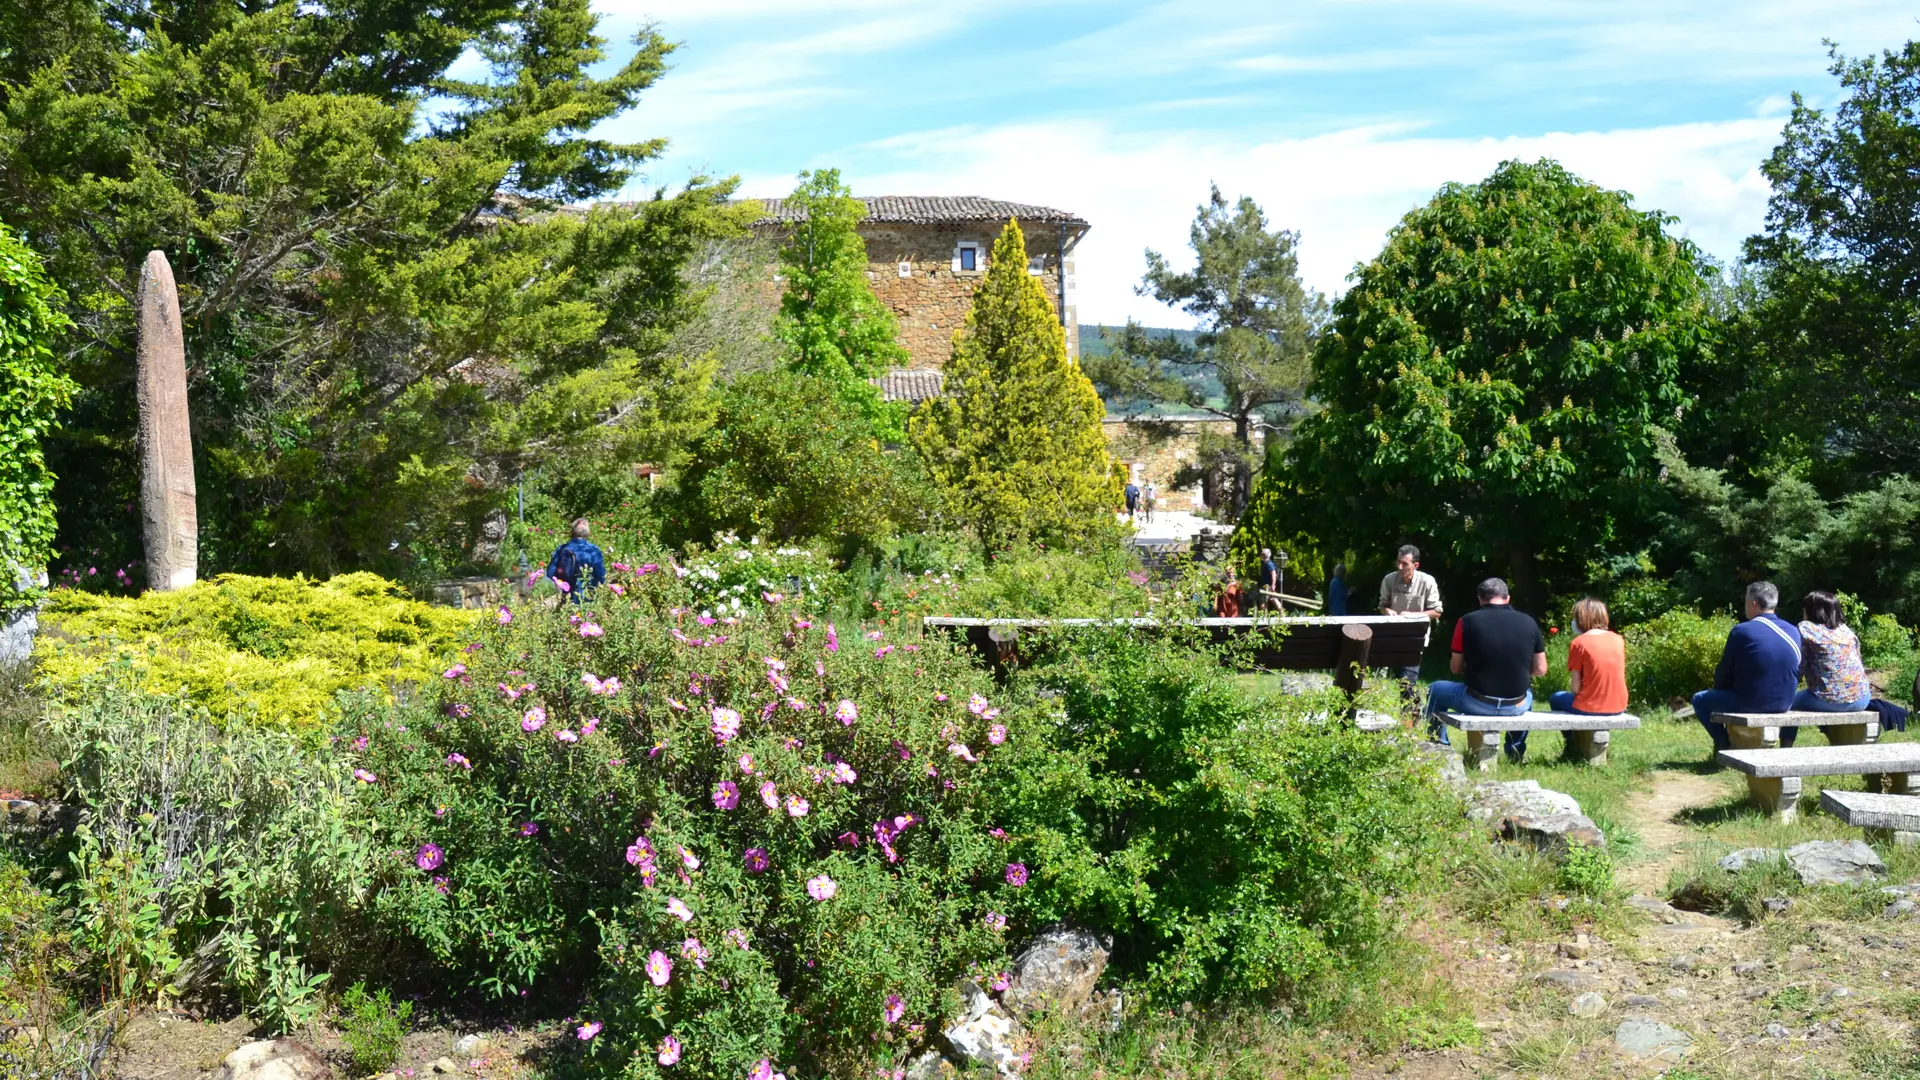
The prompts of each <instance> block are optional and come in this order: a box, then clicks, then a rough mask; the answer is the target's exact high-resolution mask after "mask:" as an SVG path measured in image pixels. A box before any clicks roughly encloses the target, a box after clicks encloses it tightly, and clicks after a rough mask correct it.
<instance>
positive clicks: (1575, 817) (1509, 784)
mask: <svg viewBox="0 0 1920 1080" xmlns="http://www.w3.org/2000/svg"><path fill="white" fill-rule="evenodd" d="M1467 817H1468V818H1470V819H1472V820H1473V821H1476V822H1479V823H1481V824H1483V825H1486V826H1487V827H1488V828H1489V829H1491V830H1493V831H1494V832H1497V833H1499V834H1500V835H1501V836H1503V837H1505V838H1506V839H1508V840H1515V841H1518V842H1520V843H1523V844H1526V845H1528V846H1530V847H1532V848H1534V849H1536V850H1538V851H1542V852H1545V853H1547V854H1550V855H1564V854H1565V853H1566V850H1567V848H1568V847H1605V846H1607V838H1606V835H1605V834H1604V833H1602V832H1601V831H1600V829H1599V827H1598V826H1597V825H1595V824H1594V823H1593V819H1592V818H1589V817H1587V816H1586V815H1585V814H1582V813H1581V812H1580V804H1579V803H1578V802H1577V801H1575V800H1574V798H1573V796H1571V795H1568V794H1565V793H1563V792H1559V791H1552V790H1549V789H1547V788H1543V787H1541V786H1540V782H1539V781H1538V780H1507V781H1501V780H1489V781H1487V782H1485V783H1483V784H1480V785H1479V786H1478V787H1476V788H1474V789H1473V795H1472V797H1471V798H1469V799H1468V801H1467Z"/></svg>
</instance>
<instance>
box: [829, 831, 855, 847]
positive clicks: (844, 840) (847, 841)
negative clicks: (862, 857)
mask: <svg viewBox="0 0 1920 1080" xmlns="http://www.w3.org/2000/svg"><path fill="white" fill-rule="evenodd" d="M834 839H835V840H838V841H839V842H840V846H841V847H848V848H857V847H859V846H860V834H859V833H856V832H854V831H853V830H852V829H848V830H847V831H846V832H843V833H841V834H840V835H839V836H836V837H834Z"/></svg>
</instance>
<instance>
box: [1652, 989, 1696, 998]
mask: <svg viewBox="0 0 1920 1080" xmlns="http://www.w3.org/2000/svg"><path fill="white" fill-rule="evenodd" d="M1660 996H1661V997H1663V998H1666V999H1667V1000H1668V1001H1685V1000H1687V999H1688V998H1690V997H1692V996H1693V995H1692V994H1689V993H1687V988H1686V987H1684V986H1669V987H1667V988H1666V989H1665V990H1662V991H1660Z"/></svg>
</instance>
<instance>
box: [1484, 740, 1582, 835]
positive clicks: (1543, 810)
mask: <svg viewBox="0 0 1920 1080" xmlns="http://www.w3.org/2000/svg"><path fill="white" fill-rule="evenodd" d="M1456 756H1457V755H1456ZM1521 812H1524V813H1529V814H1578V813H1579V812H1580V804H1579V802H1577V801H1575V799H1574V797H1573V796H1571V795H1567V794H1565V793H1563V792H1558V791H1551V790H1548V789H1546V788H1543V787H1541V786H1540V781H1538V780H1488V781H1486V782H1484V783H1482V784H1480V785H1478V786H1476V787H1475V788H1474V789H1473V795H1472V797H1471V798H1469V799H1468V800H1467V817H1468V818H1469V819H1470V820H1473V821H1477V822H1479V823H1481V824H1483V825H1497V823H1498V821H1499V819H1500V818H1502V817H1505V816H1507V815H1508V814H1511V813H1521Z"/></svg>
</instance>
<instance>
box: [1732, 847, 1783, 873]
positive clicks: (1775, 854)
mask: <svg viewBox="0 0 1920 1080" xmlns="http://www.w3.org/2000/svg"><path fill="white" fill-rule="evenodd" d="M1779 857H1780V852H1779V849H1777V848H1770V847H1750V848H1741V849H1740V850H1739V851H1736V852H1734V853H1733V854H1731V855H1728V856H1727V857H1726V858H1724V859H1721V860H1720V869H1722V870H1725V871H1727V872H1729V873H1736V874H1737V873H1739V872H1740V871H1742V870H1745V869H1746V868H1747V867H1749V866H1753V865H1755V864H1756V863H1762V862H1765V861H1767V860H1768V859H1777V858H1779Z"/></svg>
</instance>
